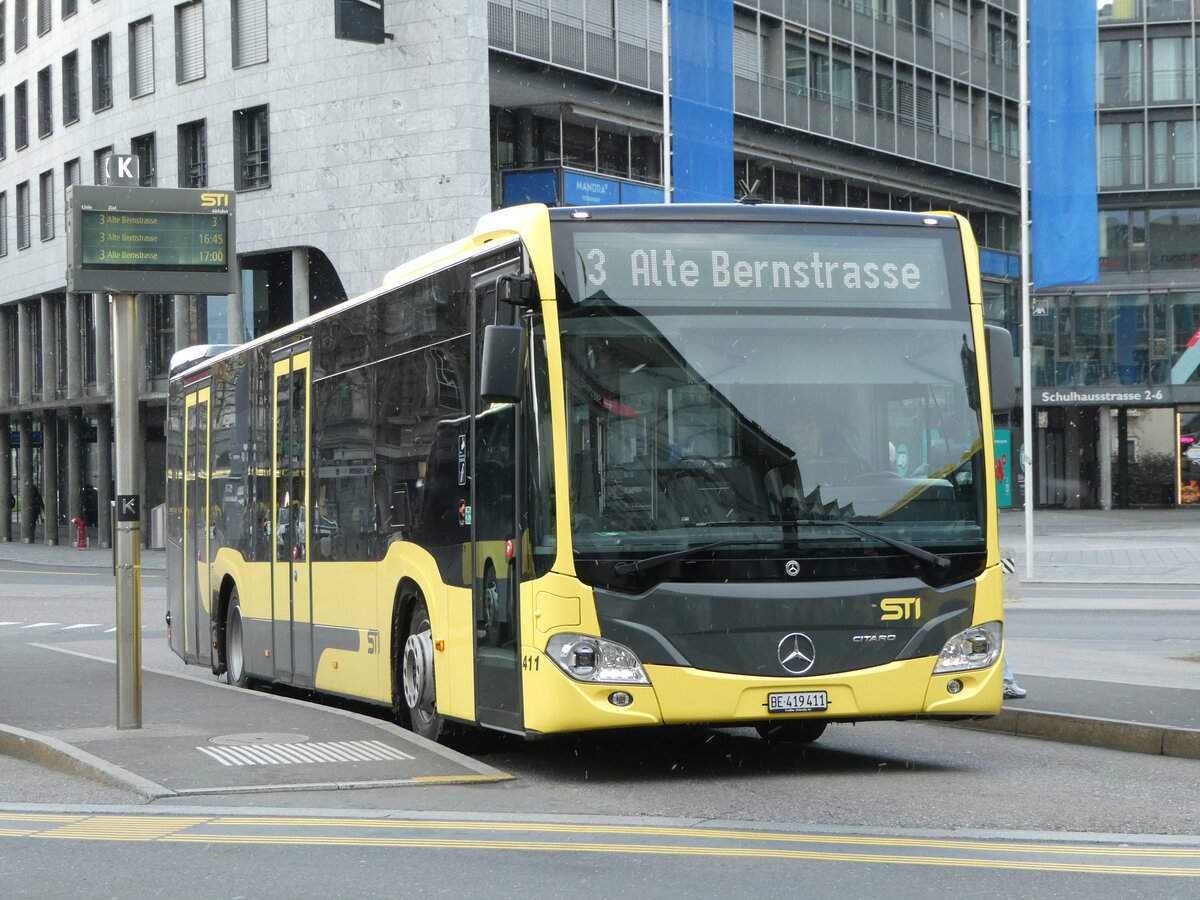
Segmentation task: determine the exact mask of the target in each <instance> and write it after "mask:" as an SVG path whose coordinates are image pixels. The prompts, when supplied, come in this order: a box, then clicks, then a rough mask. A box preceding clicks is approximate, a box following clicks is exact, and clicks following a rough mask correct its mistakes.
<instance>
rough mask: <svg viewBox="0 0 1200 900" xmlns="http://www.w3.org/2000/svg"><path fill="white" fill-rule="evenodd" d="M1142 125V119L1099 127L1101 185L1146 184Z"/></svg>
mask: <svg viewBox="0 0 1200 900" xmlns="http://www.w3.org/2000/svg"><path fill="white" fill-rule="evenodd" d="M1143 135H1144V128H1143V126H1142V123H1141V122H1114V123H1109V124H1103V125H1101V126H1100V140H1099V142H1098V143H1099V146H1098V148H1097V150H1098V153H1099V157H1100V158H1099V160H1098V165H1099V176H1100V177H1099V181H1100V187H1101V189H1103V188H1119V187H1140V186H1141V185H1143V184H1144V183H1145V180H1146V172H1145V154H1144V151H1143V149H1142V140H1143Z"/></svg>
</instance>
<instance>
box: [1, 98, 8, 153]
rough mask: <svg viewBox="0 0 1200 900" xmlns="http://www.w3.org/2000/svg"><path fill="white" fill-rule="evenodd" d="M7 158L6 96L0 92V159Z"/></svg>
mask: <svg viewBox="0 0 1200 900" xmlns="http://www.w3.org/2000/svg"><path fill="white" fill-rule="evenodd" d="M7 158H8V98H7V97H5V96H4V95H3V94H0V159H7Z"/></svg>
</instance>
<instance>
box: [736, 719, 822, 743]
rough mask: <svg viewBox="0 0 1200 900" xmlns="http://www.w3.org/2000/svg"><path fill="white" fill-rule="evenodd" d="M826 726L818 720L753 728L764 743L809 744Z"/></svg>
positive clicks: (767, 724) (763, 725)
mask: <svg viewBox="0 0 1200 900" xmlns="http://www.w3.org/2000/svg"><path fill="white" fill-rule="evenodd" d="M827 724H828V723H826V722H822V721H821V720H820V719H807V720H805V721H802V722H763V723H761V724H759V725H755V726H754V728H755V730H756V731H758V735H759V737H761V738H762V739H763V740H764V741H771V742H772V743H774V742H779V743H790V744H811V743H812V742H813V741H815V740H816V739H817V738H819V737H820V736H821V735H823V734H824V733H825V726H826V725H827Z"/></svg>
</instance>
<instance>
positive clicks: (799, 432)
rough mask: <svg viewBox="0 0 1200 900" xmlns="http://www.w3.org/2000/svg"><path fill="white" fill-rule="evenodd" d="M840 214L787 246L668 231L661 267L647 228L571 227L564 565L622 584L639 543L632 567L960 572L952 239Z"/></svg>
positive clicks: (979, 530) (947, 576)
mask: <svg viewBox="0 0 1200 900" xmlns="http://www.w3.org/2000/svg"><path fill="white" fill-rule="evenodd" d="M757 227H758V228H760V229H761V228H762V225H761V224H759V225H758V226H757ZM842 230H843V231H844V232H846V233H844V234H841V235H836V236H834V237H832V238H831V237H830V236H829V235H828V234H824V235H823V236H822V237H820V238H819V239H817V240H818V241H819V242H818V243H817V244H814V243H813V242H812V241H810V242H809V243H808V244H803V242H798V241H793V242H792V244H791V245H788V244H785V243H784V242H782V241H780V240H778V233H776V234H775V235H774V241H773V242H772V240H771V239H769V237H770V236H767V235H764V234H754V233H738V232H732V231H731V229H723V230H722V231H721V233H720V234H717V233H715V232H712V233H699V234H692V235H690V236H689V237H688V243H687V245H686V248H685V249H684V250H679V249H677V248H678V247H679V246H680V242H678V241H676V242H675V243H674V244H673V246H674V247H675V248H676V249H675V250H674V252H673V253H671V257H672V259H671V265H672V267H673V278H674V284H671V283H669V282H668V279H667V276H666V273H665V269H664V264H665V261H666V250H667V249H668V245H669V244H670V242H669V241H668V240H667V238H666V236H665V235H663V236H656V235H651V236H649V238H647V236H646V235H643V234H637V235H630V236H628V237H622V236H620V235H616V234H614V233H613V232H601V233H600V234H599V235H595V234H593V233H591V232H589V231H588V230H587V229H586V227H580V228H578V229H577V230H576V232H575V234H574V258H575V260H576V262H577V266H576V269H577V271H576V272H575V273H574V278H561V276H562V274H564V271H563V270H560V284H561V285H563V286H565V287H567V289H568V291H569V292H570V296H569V297H568V298H566V300H567V302H565V303H563V304H562V310H561V332H562V345H563V371H564V377H565V380H566V388H567V402H568V434H569V438H568V440H569V452H570V457H569V459H570V479H571V512H572V532H573V540H574V551H575V557H576V565H577V570H578V571H579V573H580V575H581V577H584V578H585V579H588V580H591V581H593V583H606V584H613V585H614V586H617V585H619V583H621V582H622V579H623V578H624V579H625V580H626V581H628V580H629V579H632V580H633V581H635V582H636V581H639V577H638V576H637V575H635V574H634V573H637V572H640V571H641V570H640V569H639V568H638V567H635V566H632V565H630V561H637V560H646V561H649V560H651V559H652V558H655V557H660V558H662V559H663V560H665V564H664V565H662V566H657V565H656V566H654V568H655V570H656V571H655V572H654V574H653V575H652V576H650V575H647V576H645V577H649V578H650V580H652V581H653V580H659V579H660V578H668V577H669V578H671V579H678V580H685V581H686V580H704V581H712V580H718V581H720V580H739V579H754V580H761V579H763V578H764V577H768V576H764V572H778V573H779V574H778V578H779V579H780V580H782V579H783V578H784V577H785V576H784V574H783V567H782V566H779V565H774V566H766V567H764V566H762V565H758V564H756V563H762V562H764V561H767V560H773V561H779V560H796V561H797V564H798V565H799V566H800V567H801V568H802V570H803V571H806V572H808V573H809V575H810V576H812V577H822V578H853V577H864V576H867V575H872V576H877V575H885V576H886V575H894V576H900V575H908V574H912V573H913V572H914V570H916V571H917V572H919V573H920V574H921V576H922V577H924V578H925V579H926V580H928V581H938V582H942V583H948V582H949V580H951V579H958V578H963V577H968V576H969V575H971V574H975V573H977V572H978V570H979V569H980V567H981V566H982V564H983V552H984V537H985V534H984V511H985V508H986V506H985V499H986V498H985V489H986V483H985V480H984V475H985V473H984V472H983V454H982V439H981V427H980V420H979V413H978V411H977V410H978V407H979V403H978V391H977V386H976V384H975V380H974V377H973V375H972V373H973V372H974V371H975V360H974V346H973V341H972V339H971V333H970V327H969V318H968V316H967V302H966V282H965V278H964V277H963V275H962V273H961V250H958V251H957V254H958V255H957V259H958V262H957V271H956V266H955V263H954V262H953V260H954V259H955V257H954V256H953V254H952V253H951V252H949V250H950V249H951V248H952V247H954V246H955V244H956V242H957V238H956V234H955V232H953V231H951V230H949V229H939V230H938V231H940V232H941V233H934V232H933V231H930V232H928V237H926V236H925V234H924V233H921V234H920V238H919V239H916V240H910V241H908V242H907V244H905V242H904V240H903V237H902V239H901V240H899V241H895V240H890V239H889V237H888V234H887V233H885V232H890V233H895V232H896V231H899V232H901V234H902V236H903V233H904V232H910V231H918V233H919V230H917V229H880V228H874V229H869V228H866V227H862V228H845V227H843V229H842ZM872 231H873V232H874V233H872ZM947 236H949V237H950V238H953V239H954V242H955V243H954V244H951V243H950V241H949V240H947ZM597 237H598V238H599V239H597ZM622 242H624V243H626V244H628V246H629V247H631V248H634V249H633V250H632V251H627V250H626V248H624V247H623V246H621V245H622ZM856 242H857V243H856ZM795 245H799V246H800V247H801V248H802V249H797V247H796V246H795ZM814 245H815V246H818V247H819V249H816V250H814V249H812V247H813V246H814ZM897 245H899V249H897ZM708 246H714V247H718V251H717V252H716V253H713V252H711V251H708V250H706V247H708ZM750 247H754V253H753V254H752V253H750V251H749V248H750ZM597 248H599V250H600V253H599V254H597V253H595V252H593V251H595V250H597ZM648 248H649V249H648ZM738 248H742V253H741V261H743V262H744V263H745V265H744V266H742V267H741V268H740V269H739V268H738V267H737V262H738V261H739V250H738ZM839 248H840V249H839ZM847 248H849V249H847ZM589 254H590V259H589ZM814 256H815V257H816V258H814ZM682 260H695V261H696V262H695V263H694V266H687V267H684V266H683V264H682V262H681V261H682ZM947 260H950V262H947ZM763 261H765V263H764V262H763ZM655 264H657V266H658V272H657V277H658V282H657V284H656V283H655V281H654V277H653V275H654V273H653V267H654V265H655ZM801 264H802V265H801ZM829 264H832V265H833V266H834V267H835V268H832V269H830V268H827V266H828V265H829ZM597 265H601V266H603V267H605V268H604V269H602V270H601V274H600V275H599V276H598V275H597V273H596V266H597ZM639 265H641V266H643V268H642V269H641V270H639V269H638V266H639ZM706 265H707V271H705V266H706ZM722 266H725V267H726V268H725V270H724V272H722V270H721V267H722ZM868 266H871V267H872V268H871V269H868V268H867V267H868ZM852 267H857V268H856V271H857V275H856V276H855V278H850V277H848V276H847V274H846V273H847V272H851V271H854V269H852ZM906 267H907V268H906ZM772 268H775V269H776V270H777V273H776V274H777V275H778V278H776V277H775V276H773V274H772ZM756 270H757V272H756ZM868 271H871V272H873V273H874V274H873V280H874V281H875V282H876V286H875V287H874V288H869V287H866V286H865V285H867V284H868V279H867V278H866V277H865V273H866V272H868ZM739 272H740V273H741V280H742V282H743V283H742V284H741V285H739V284H738V283H737V281H738V273H739ZM818 272H819V273H820V276H821V280H822V283H823V285H824V287H822V288H820V289H817V291H816V293H817V294H818V295H819V296H816V297H814V296H813V294H814V292H813V290H811V289H807V290H806V289H804V288H805V287H806V286H804V285H801V284H800V278H799V277H798V274H800V275H804V276H805V278H806V279H807V280H808V281H809V285H808V286H807V287H808V288H811V287H812V284H813V282H815V280H816V277H817V273H818ZM906 272H907V277H908V280H909V283H910V284H914V285H915V286H914V287H908V288H906V287H904V279H905V273H906ZM631 273H632V274H631ZM684 273H689V278H690V279H691V280H692V281H693V284H691V285H688V284H686V283H685V281H686V280H687V279H685V277H684ZM726 276H728V277H726ZM598 278H600V279H601V280H602V283H600V284H597V279H598ZM722 279H724V280H723V281H722ZM756 279H757V283H758V284H759V285H760V287H761V286H762V285H763V284H764V283H765V284H766V285H768V288H763V289H761V290H755V282H756ZM889 280H894V286H892V287H885V286H884V285H886V284H888V283H889ZM956 285H961V287H959V288H956V287H955V286H956ZM692 288H696V290H694V291H693V290H692ZM922 288H924V289H922ZM881 291H884V292H889V291H890V293H884V294H880V292H881ZM884 298H886V302H884ZM837 522H842V523H850V524H853V525H855V526H857V527H856V528H847V527H828V526H829V525H831V524H833V523H837ZM898 545H908V546H909V547H910V549H911V548H918V549H919V550H924V551H928V552H926V553H925V554H924V556H925V557H930V554H931V553H932V554H937V555H938V557H939V561H940V562H941V566H938V565H933V564H931V563H928V562H922V560H921V559H920V558H918V557H915V556H914V555H913V554H912V553H911V552H908V553H906V552H905V551H904V550H903V549H901V548H900V547H898ZM691 551H694V552H691ZM793 574H794V573H793ZM645 577H643V578H641V579H640V580H643V581H644V580H645Z"/></svg>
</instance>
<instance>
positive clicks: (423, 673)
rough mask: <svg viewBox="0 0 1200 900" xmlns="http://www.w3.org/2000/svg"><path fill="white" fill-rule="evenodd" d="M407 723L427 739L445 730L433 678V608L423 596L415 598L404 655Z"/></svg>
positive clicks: (403, 694)
mask: <svg viewBox="0 0 1200 900" xmlns="http://www.w3.org/2000/svg"><path fill="white" fill-rule="evenodd" d="M397 699H400V700H402V702H403V710H402V711H403V714H404V723H403V724H405V725H407V726H408V728H409V729H411V730H412V731H414V732H416V733H417V734H419V735H420V736H421V737H423V738H428V739H429V740H431V741H436V740H437V739H438V736H439V735H440V734H441V733H442V722H443V720H442V717H441V716H440V715H438V711H437V694H436V692H435V689H434V680H433V635H432V632H431V630H430V626H429V610H428V608H427V607H426V606H425V600H424V598H422V597H419V596H418V597H416V598H414V601H413V606H412V613H411V614H410V615H409V618H408V629H407V630H406V632H405V638H404V647H403V649H402V651H401V656H400V697H399V698H397Z"/></svg>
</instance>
